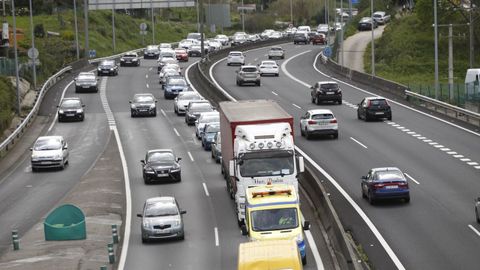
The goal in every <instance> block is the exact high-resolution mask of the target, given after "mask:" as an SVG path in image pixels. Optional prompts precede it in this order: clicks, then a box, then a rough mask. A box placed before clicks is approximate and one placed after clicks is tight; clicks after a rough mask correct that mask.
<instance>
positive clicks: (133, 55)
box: [123, 54, 137, 57]
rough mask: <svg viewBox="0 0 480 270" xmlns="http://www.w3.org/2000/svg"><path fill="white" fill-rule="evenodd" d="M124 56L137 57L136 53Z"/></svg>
mask: <svg viewBox="0 0 480 270" xmlns="http://www.w3.org/2000/svg"><path fill="white" fill-rule="evenodd" d="M123 57H137V56H136V55H135V54H125V55H124V56H123Z"/></svg>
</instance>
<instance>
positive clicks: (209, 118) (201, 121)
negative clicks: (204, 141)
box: [195, 111, 220, 139]
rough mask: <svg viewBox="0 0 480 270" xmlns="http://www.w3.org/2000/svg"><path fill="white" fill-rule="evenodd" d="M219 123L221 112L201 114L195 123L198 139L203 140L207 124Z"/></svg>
mask: <svg viewBox="0 0 480 270" xmlns="http://www.w3.org/2000/svg"><path fill="white" fill-rule="evenodd" d="M217 122H218V123H219V122H220V114H219V112H216V111H215V112H205V113H201V114H200V117H199V118H198V119H197V121H195V135H196V136H197V138H198V139H201V138H202V134H203V129H204V128H205V125H206V124H209V123H217Z"/></svg>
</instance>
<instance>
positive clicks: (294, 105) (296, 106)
mask: <svg viewBox="0 0 480 270" xmlns="http://www.w3.org/2000/svg"><path fill="white" fill-rule="evenodd" d="M292 105H293V107H295V108H298V109H301V108H302V107H300V106H298V105H297V104H295V103H293V104H292Z"/></svg>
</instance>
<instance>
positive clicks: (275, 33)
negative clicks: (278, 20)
mask: <svg viewBox="0 0 480 270" xmlns="http://www.w3.org/2000/svg"><path fill="white" fill-rule="evenodd" d="M282 37H283V34H282V32H279V31H275V32H273V33H272V34H271V35H270V38H272V39H276V38H282Z"/></svg>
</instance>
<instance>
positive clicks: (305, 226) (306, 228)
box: [303, 220, 310, 231]
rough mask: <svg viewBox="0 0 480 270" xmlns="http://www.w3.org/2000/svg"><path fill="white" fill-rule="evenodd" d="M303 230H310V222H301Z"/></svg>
mask: <svg viewBox="0 0 480 270" xmlns="http://www.w3.org/2000/svg"><path fill="white" fill-rule="evenodd" d="M303 230H304V231H308V230H310V221H308V220H305V221H304V222H303Z"/></svg>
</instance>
